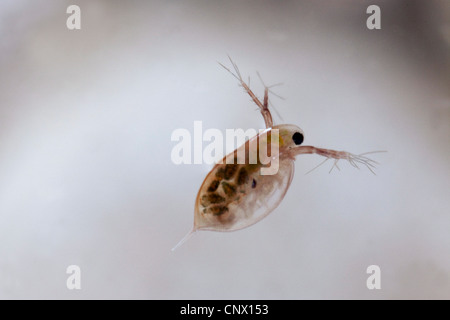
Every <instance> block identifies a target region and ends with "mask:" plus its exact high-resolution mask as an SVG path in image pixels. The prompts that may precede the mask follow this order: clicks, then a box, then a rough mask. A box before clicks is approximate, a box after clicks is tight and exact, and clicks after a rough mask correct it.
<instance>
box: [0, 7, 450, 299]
mask: <svg viewBox="0 0 450 320" xmlns="http://www.w3.org/2000/svg"><path fill="white" fill-rule="evenodd" d="M71 4H77V5H79V6H80V7H81V28H82V29H81V30H78V31H69V30H68V29H67V27H66V19H67V18H68V16H69V15H68V14H66V8H67V7H68V6H69V5H71ZM370 4H377V5H379V6H380V8H381V27H382V29H381V30H368V29H367V27H366V19H367V18H368V16H369V15H368V14H366V9H367V7H368V6H369V5H370ZM449 19H450V6H449V3H448V1H446V0H442V1H428V0H426V1H425V0H422V1H417V0H403V1H402V0H394V1H392V0H390V1H387V0H386V1H376V0H374V1H359V0H352V1H350V0H341V1H333V2H330V1H325V0H322V1H275V0H273V1H269V0H264V1H227V2H225V1H206V0H204V1H80V0H77V1H56V0H45V1H44V0H42V1H41V0H36V1H23V0H2V2H1V3H0V37H1V41H0V298H3V299H14V298H27V299H28V298H43V299H47V298H60V299H80V298H88V299H100V298H102V299H103V298H104V299H108V298H125V299H131V298H137V299H147V298H149V299H313V298H327V299H338V298H339V299H341V298H343V299H348V298H357V299H391V298H402V299H416V298H439V299H449V298H450V235H449V230H450V199H449V194H448V192H449V184H450V183H449V178H450V170H449V160H450V157H449V156H450V97H449V92H450V90H449V89H450V88H449V87H450V83H449V79H450V72H449V71H450V67H449V61H450V59H449V58H450V57H449V46H450V22H449V21H450V20H449ZM227 54H229V55H230V56H231V57H232V58H233V59H234V60H235V61H236V62H237V64H238V65H239V67H240V69H241V72H242V73H243V74H244V75H246V76H247V75H250V76H251V77H252V87H253V88H254V89H255V91H256V92H257V93H258V94H261V93H262V91H263V88H262V86H261V85H260V82H259V80H258V79H257V77H256V71H259V72H260V73H261V74H262V77H263V78H264V80H265V82H267V83H269V84H271V83H277V82H283V83H284V85H283V86H279V87H276V88H274V91H276V92H277V93H278V94H279V95H281V96H283V97H285V98H286V100H280V99H277V98H276V97H273V99H272V101H273V103H274V105H275V106H276V108H277V110H278V111H279V113H280V114H281V116H282V118H283V119H284V121H282V120H280V118H279V117H276V116H274V117H275V122H276V123H293V124H297V125H298V126H300V127H301V128H302V129H303V130H304V131H305V144H308V145H314V146H318V147H327V148H334V149H338V150H347V151H350V152H353V153H362V152H366V151H373V150H387V151H388V153H380V154H374V155H372V158H373V159H375V160H377V161H379V162H380V165H379V166H378V168H377V170H376V172H377V175H376V176H374V175H372V174H371V173H370V172H369V171H368V170H367V169H361V170H357V169H354V168H353V167H351V166H350V165H348V164H346V163H344V162H340V167H341V171H337V170H334V171H333V172H332V173H330V174H329V173H328V171H329V169H330V165H331V164H330V163H327V164H325V165H324V166H322V167H320V168H318V169H316V170H315V171H313V172H312V173H310V174H308V175H305V173H306V172H307V171H308V170H310V169H311V168H313V167H314V166H315V165H317V164H318V163H319V162H320V161H321V160H322V159H321V158H320V157H318V156H312V155H306V156H301V157H299V158H298V159H297V160H296V175H295V177H294V180H293V182H292V186H291V188H290V189H289V191H288V193H287V195H286V197H285V199H284V201H283V202H282V203H281V205H280V206H279V207H278V208H277V209H276V210H275V211H274V212H273V213H272V214H271V215H269V216H268V217H267V218H266V219H264V220H263V221H261V222H260V223H258V224H256V225H254V226H252V227H251V228H248V229H244V230H241V231H238V232H234V233H214V232H200V233H199V234H198V235H197V236H195V237H194V238H192V239H191V240H190V241H189V242H187V243H186V244H185V245H184V246H183V247H181V248H180V249H179V250H177V251H175V252H171V251H170V249H171V248H172V247H173V246H174V245H175V244H176V243H177V242H178V241H179V240H180V239H181V238H182V237H183V236H184V235H185V233H186V232H188V231H189V230H190V228H191V226H192V222H193V207H194V200H195V197H196V194H197V191H198V189H199V187H200V185H201V183H202V181H203V178H204V177H205V175H206V174H207V172H208V171H209V170H210V169H211V167H212V166H210V165H179V166H176V165H174V164H173V163H172V162H171V159H170V153H171V150H172V148H173V147H174V145H175V144H176V143H175V142H171V140H170V137H171V134H172V132H173V130H175V129H177V128H186V129H188V130H190V131H191V132H192V130H193V122H194V121H195V120H202V121H203V128H204V129H207V128H218V129H220V130H225V129H227V128H244V129H247V128H256V129H258V128H262V127H263V125H264V123H263V120H262V117H261V116H260V114H259V113H258V112H257V111H255V109H256V108H255V105H254V104H253V103H252V102H251V101H250V100H249V97H248V96H247V95H246V94H245V93H244V92H243V91H242V89H240V88H238V86H237V83H236V81H235V79H234V78H232V77H231V76H230V75H229V74H228V73H227V72H226V71H225V70H223V69H222V68H221V67H220V66H219V65H218V64H217V61H220V62H222V63H225V64H228V65H229V63H228V61H227V59H228V58H227ZM72 264H75V265H79V266H80V268H81V271H82V280H81V281H82V282H81V283H82V284H81V285H82V289H81V290H79V291H77V290H74V291H70V290H68V289H67V288H66V279H67V277H68V275H67V274H66V268H67V266H69V265H72ZM372 264H376V265H379V266H380V268H381V273H382V274H381V286H382V289H381V290H368V289H367V288H366V279H367V277H368V275H367V274H366V268H367V267H368V266H369V265H372Z"/></svg>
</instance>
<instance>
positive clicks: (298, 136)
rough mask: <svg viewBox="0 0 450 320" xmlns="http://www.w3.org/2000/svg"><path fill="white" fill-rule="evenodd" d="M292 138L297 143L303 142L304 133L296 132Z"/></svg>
mask: <svg viewBox="0 0 450 320" xmlns="http://www.w3.org/2000/svg"><path fill="white" fill-rule="evenodd" d="M292 140H294V143H295V144H296V145H299V144H302V142H303V135H302V134H301V133H300V132H296V133H294V135H293V136H292Z"/></svg>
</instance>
